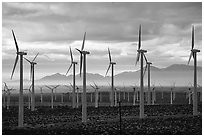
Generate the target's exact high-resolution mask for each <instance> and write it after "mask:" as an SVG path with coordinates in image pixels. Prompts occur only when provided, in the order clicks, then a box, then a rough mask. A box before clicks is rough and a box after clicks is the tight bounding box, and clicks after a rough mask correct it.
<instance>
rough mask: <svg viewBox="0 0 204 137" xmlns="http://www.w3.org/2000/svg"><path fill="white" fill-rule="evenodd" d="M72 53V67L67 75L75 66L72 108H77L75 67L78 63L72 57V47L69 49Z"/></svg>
mask: <svg viewBox="0 0 204 137" xmlns="http://www.w3.org/2000/svg"><path fill="white" fill-rule="evenodd" d="M69 51H70V56H71V65H70V66H69V68H68V70H67V73H66V74H65V75H67V74H68V72H69V70H70V69H71V67H72V65H73V86H72V88H73V90H72V108H76V93H75V89H76V84H75V82H76V80H75V65H76V64H77V62H75V61H74V59H73V55H72V49H71V47H70V48H69Z"/></svg>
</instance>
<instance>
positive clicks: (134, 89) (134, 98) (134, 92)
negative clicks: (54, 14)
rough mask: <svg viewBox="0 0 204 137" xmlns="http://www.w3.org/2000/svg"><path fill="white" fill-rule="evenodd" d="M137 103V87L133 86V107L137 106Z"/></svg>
mask: <svg viewBox="0 0 204 137" xmlns="http://www.w3.org/2000/svg"><path fill="white" fill-rule="evenodd" d="M135 102H136V86H135V87H134V86H133V106H135Z"/></svg>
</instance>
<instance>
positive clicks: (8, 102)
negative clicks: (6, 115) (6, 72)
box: [4, 82, 15, 109]
mask: <svg viewBox="0 0 204 137" xmlns="http://www.w3.org/2000/svg"><path fill="white" fill-rule="evenodd" d="M4 84H5V88H6V91H7V107H6V108H7V109H9V106H10V96H11V91H12V90H15V89H13V88H8V86H7V84H6V83H5V82H4Z"/></svg>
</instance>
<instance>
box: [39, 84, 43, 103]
mask: <svg viewBox="0 0 204 137" xmlns="http://www.w3.org/2000/svg"><path fill="white" fill-rule="evenodd" d="M39 88H40V103H41V104H43V92H42V89H43V86H41V87H39Z"/></svg>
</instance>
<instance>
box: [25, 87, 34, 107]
mask: <svg viewBox="0 0 204 137" xmlns="http://www.w3.org/2000/svg"><path fill="white" fill-rule="evenodd" d="M31 87H32V85H30V87H29V88H27V89H24V90H28V109H30V108H31V105H30V104H31Z"/></svg>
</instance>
